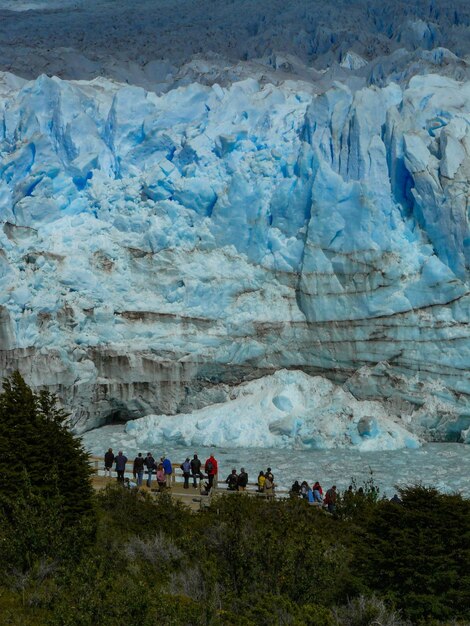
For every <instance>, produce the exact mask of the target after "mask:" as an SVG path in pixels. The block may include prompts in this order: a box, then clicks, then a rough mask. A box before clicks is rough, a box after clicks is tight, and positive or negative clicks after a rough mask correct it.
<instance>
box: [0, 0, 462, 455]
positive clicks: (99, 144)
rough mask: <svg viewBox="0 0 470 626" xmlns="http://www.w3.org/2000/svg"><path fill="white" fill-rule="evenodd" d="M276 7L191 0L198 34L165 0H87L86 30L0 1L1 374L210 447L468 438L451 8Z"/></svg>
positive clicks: (73, 405) (458, 51)
mask: <svg viewBox="0 0 470 626" xmlns="http://www.w3.org/2000/svg"><path fill="white" fill-rule="evenodd" d="M252 4H253V3H251V7H252ZM277 4H279V7H278V9H279V11H278V12H277V13H276V11H274V10H272V11H270V12H269V14H268V12H267V11H266V10H265V11H264V13H263V10H262V9H263V6H265V5H263V4H262V3H260V5H258V6H257V9H256V11H257V13H256V15H253V14H252V11H254V10H255V9H253V7H252V8H251V9H250V10H247V12H246V13H243V12H241V11H240V10H239V8H237V6H235V5H234V6H232V5H230V6H229V7H228V8H227V7H225V8H224V6H223V5H222V3H218V2H217V3H214V14H213V24H212V25H211V27H210V28H211V29H214V33H215V34H214V37H212V38H211V37H208V40H210V41H211V44H210V45H211V46H212V49H211V50H210V51H207V50H206V51H201V50H199V49H197V37H196V35H197V33H199V34H200V33H201V24H200V23H199V25H198V28H199V30H198V28H196V25H197V21H194V19H193V18H194V15H196V14H198V15H199V13H198V11H199V12H200V10H201V4H200V3H197V2H193V3H187V4H186V5H185V6H186V7H187V10H188V13H187V15H186V17H185V19H186V20H187V21H188V23H189V22H190V21H191V20H193V21H192V22H191V23H194V24H195V27H194V28H195V30H194V32H193V31H191V29H190V31H191V32H188V31H185V30H184V29H182V30H181V31H175V30H172V28H171V24H172V21H171V20H172V19H173V20H176V19H179V18H176V17H174V16H173V17H172V6H173V5H172V3H171V2H168V3H165V4H164V6H163V9H162V10H163V14H162V15H163V17H162V15H160V18H158V16H157V15H156V14H155V13H152V10H151V7H150V4H149V3H148V2H143V3H142V4H141V5H139V6H138V8H137V9H136V11H135V15H134V14H133V16H129V14H128V10H129V4H128V3H123V5H122V7H121V8H119V9H116V11H117V13H114V14H113V13H112V12H113V11H114V10H115V6H114V4H113V3H106V2H98V3H96V7H95V8H94V9H93V10H94V17H96V23H95V26H94V28H91V29H90V31H89V32H88V34H87V37H85V38H84V39H80V36H79V35H80V33H82V34H83V28H82V26H83V24H82V21H81V20H84V19H85V18H87V19H88V18H89V13H87V11H86V10H85V8H86V7H87V6H88V5H87V3H86V2H77V3H76V4H74V5H73V7H75V8H73V7H72V8H70V6H69V5H64V6H63V7H59V8H54V7H52V8H50V10H48V11H46V12H45V11H44V9H43V8H42V9H41V6H40V3H39V4H38V3H35V2H34V0H32V2H29V3H19V4H16V5H15V7H16V8H15V10H11V9H12V6H11V3H8V2H6V0H2V2H0V11H3V16H4V17H5V20H6V22H5V24H7V25H8V24H9V25H10V26H11V28H9V29H5V32H4V34H3V36H2V37H1V38H0V50H4V51H5V54H4V57H3V61H2V62H1V64H0V69H2V70H4V71H2V72H1V73H0V222H1V229H0V363H1V366H0V369H1V372H2V374H8V373H9V372H11V371H13V370H14V369H19V370H20V371H21V372H22V373H23V374H24V375H25V377H26V379H27V380H28V382H29V383H31V384H32V385H34V386H37V387H41V386H47V387H48V388H50V389H51V390H53V391H55V392H56V393H58V395H59V397H60V398H61V400H62V401H63V403H64V405H65V406H66V407H67V409H68V410H69V411H70V412H71V424H72V425H73V427H74V428H75V429H76V430H78V431H84V430H87V429H90V428H93V427H96V426H99V425H102V424H104V423H109V422H110V421H112V420H115V419H122V420H135V421H130V422H129V424H128V429H129V430H128V432H129V433H131V432H132V433H135V434H137V433H138V432H139V429H143V430H142V432H144V431H145V429H147V432H148V429H149V428H150V431H151V429H153V428H155V429H156V432H158V433H159V434H158V437H160V438H161V439H162V438H163V440H165V438H167V439H168V441H175V440H176V439H177V438H178V437H181V441H184V442H185V443H187V442H196V441H197V437H198V428H197V425H196V424H197V423H198V420H200V419H203V418H202V417H201V416H205V417H204V419H205V423H206V424H207V425H208V426H207V427H208V433H210V437H212V439H211V441H212V442H213V443H214V445H215V444H217V442H219V445H229V444H228V443H227V442H230V445H231V446H233V445H250V444H249V441H250V434H249V433H250V432H252V433H256V437H255V435H254V434H253V441H256V442H257V443H256V445H257V446H260V445H264V446H287V447H288V446H291V445H298V443H299V441H300V445H302V446H304V447H309V446H310V447H330V446H331V445H335V446H340V445H346V443H345V442H347V445H357V446H359V447H360V448H361V449H362V448H364V449H365V448H367V447H369V448H370V447H373V446H378V447H382V448H385V449H387V448H390V447H393V446H401V445H409V446H414V445H418V442H419V441H420V440H422V439H431V440H441V439H450V440H455V441H465V442H470V406H469V394H470V377H469V374H468V371H469V364H470V335H469V324H468V322H469V263H470V250H469V245H470V244H469V242H470V238H469V232H468V231H469V227H468V198H469V195H470V189H469V188H470V80H469V59H470V56H469V54H470V51H469V50H468V47H469V46H468V45H467V47H465V46H466V44H465V42H467V44H468V40H469V38H468V32H469V29H470V13H469V11H468V8H467V7H466V5H465V3H459V2H455V3H454V4H453V8H452V7H449V5H448V4H445V3H443V2H442V3H441V2H437V1H436V2H430V3H428V2H422V3H421V2H419V3H416V7H414V6H411V7H408V8H407V10H406V11H405V12H404V13H403V15H402V16H392V15H391V11H392V9H391V8H384V7H379V6H378V4H376V3H367V7H368V8H367V10H366V9H365V3H362V2H358V3H357V4H356V3H355V4H354V6H353V5H351V4H348V7H349V9H350V10H349V9H348V11H341V10H340V9H341V7H336V12H335V9H334V4H333V3H325V6H328V7H329V10H328V14H327V15H326V16H324V20H326V21H328V20H329V22H328V24H329V25H328V26H326V25H325V23H322V24H320V23H319V22H318V15H317V14H316V11H318V10H320V9H319V8H318V7H317V8H315V7H312V8H311V9H309V10H307V9H305V8H302V7H303V5H302V6H301V3H298V2H294V3H292V5H289V7H288V8H285V9H282V10H281V8H280V3H277ZM340 4H341V3H340ZM111 5H112V6H111ZM245 5H246V6H248V3H244V6H245ZM276 6H277V5H276ZM283 6H284V5H283ZM21 7H23V8H26V7H27V8H28V10H25V11H24V18H22V19H21V20H19V18H18V17H17V16H18V14H19V11H18V9H19V8H21ZM31 7H33V9H34V10H31ZM67 7H68V8H67ZM133 7H134V5H133ZM70 10H73V11H75V13H74V15H75V17H76V21H74V22H73V25H72V23H71V22H70V19H69V22H68V23H69V27H68V30H66V31H65V32H64V31H63V30H61V28H60V26H61V25H62V24H63V20H65V19H67V16H69V17H70V15H69V13H67V11H70ZM87 10H88V9H87ZM227 11H228V13H227ZM309 11H310V12H309ZM110 12H111V13H110ZM234 13H236V18H235V16H234ZM21 15H23V13H21ZM227 15H230V16H231V17H230V20H232V26H233V24H235V22H236V28H235V26H233V29H234V30H233V29H232V32H233V33H235V32H239V33H242V31H243V33H244V34H243V36H242V35H241V34H240V36H239V37H238V38H235V39H236V44H235V43H234V45H233V47H232V46H230V45H229V44H230V41H232V40H231V39H230V37H229V38H227V29H225V30H224V29H223V28H222V26H221V24H222V23H223V21H224V19H226V18H227ZM263 15H264V18H265V19H264V20H263V19H262V18H263ZM224 16H225V17H224ZM360 16H362V18H363V21H364V27H365V28H366V30H365V31H364V33H367V36H366V34H364V33H362V34H361V33H360V29H358V28H357V27H354V28H352V27H351V24H353V23H354V21H355V20H356V21H357V20H359V17H360ZM336 19H338V20H339V21H338V23H337V29H336V30H334V29H333V26H332V24H333V23H334V21H335V20H336ZM61 20H62V21H61ZM106 20H108V22H106ZM111 20H114V22H113V23H114V24H115V25H116V29H117V31H118V32H117V34H116V41H117V42H118V43H117V44H116V46H115V47H114V48H113V47H112V46H111V44H110V43H109V42H108V44H107V46H105V45H104V41H103V40H102V39H100V28H101V26H102V25H103V24H105V23H110V22H111ZM128 20H131V22H132V20H134V22H133V24H134V27H135V29H134V30H133V29H132V28H131V26H130V25H129V24H130V23H131V22H129V23H128ZM139 20H140V21H139ZM230 20H229V21H230ZM237 20H238V21H237ZM250 20H251V21H250ZM299 20H302V22H303V24H304V30H303V31H301V32H300V34H298V36H295V37H294V36H293V35H292V30H291V29H294V30H295V29H296V28H297V27H298V24H299ZM137 22H138V26H139V28H137V27H136V24H137ZM157 22H158V23H157ZM291 22H292V24H291ZM146 23H148V30H146V28H144V26H143V25H144V24H146ZM282 23H284V24H289V27H288V28H287V29H283V28H281V24H282ZM358 23H359V22H358ZM25 24H28V27H27V28H26V27H25ZM80 25H82V26H80ZM100 25H101V26H100ZM39 26H40V27H41V28H39ZM41 29H42V31H41ZM44 29H46V30H47V29H49V30H47V32H49V33H50V39H49V40H48V42H47V44H45V43H44V41H42V42H41V41H39V39H38V40H35V37H36V35H35V34H34V33H37V32H39V31H41V32H42V35H41V36H42V37H43V36H44ZM80 29H81V30H80ZM139 29H140V30H139ZM152 29H153V30H152ZM237 29H239V30H237ZM121 31H122V32H121ZM124 31H125V33H124ZM134 31H135V32H134ZM155 32H159V33H160V34H161V38H160V39H159V40H158V42H157V43H156V42H155V41H154V40H153V39H152V38H151V34H152V33H153V35H155ZM298 32H299V31H298V28H297V33H298ZM25 33H27V34H28V37H26V36H25ZM126 33H127V34H126ZM136 33H137V35H136ZM338 33H341V36H339V34H338ZM465 34H466V35H467V37H466V38H465ZM268 35H269V36H268ZM37 37H39V35H38V36H37ZM135 37H137V38H138V41H137V40H136V39H135ZM67 38H68V40H67V41H66V39H67ZM133 38H134V39H133ZM131 43H135V44H136V48H135V49H134V48H133V46H132V45H130V44H131ZM307 43H308V45H307ZM66 44H67V45H66ZM144 44H145V45H144ZM12 45H14V47H15V50H16V51H17V55H15V58H11V54H7V52H8V50H10V49H11V46H12ZM158 46H159V47H158ZM157 47H158V49H157ZM33 48H34V50H35V51H36V52H35V53H34V54H33V53H32V49H33ZM229 48H230V50H229ZM126 50H127V51H128V52H127V56H126ZM84 55H88V56H87V57H86V58H85V56H84ZM139 55H140V56H139ZM134 56H135V58H134ZM54 64H55V65H54ZM41 72H47V73H49V74H57V75H56V76H48V75H46V74H44V73H41ZM291 376H293V377H294V378H295V382H291V383H289V385H291V386H292V385H293V386H294V387H295V385H297V386H299V385H300V387H302V389H303V388H305V389H309V390H310V391H309V392H308V393H307V392H303V393H302V394H300V396H296V397H297V400H298V402H297V404H296V403H293V404H292V408H290V409H289V410H288V411H287V415H286V416H285V418H286V420H285V424H284V426H282V428H281V427H279V429H280V430H278V431H277V430H276V428H277V427H276V426H273V424H277V423H278V421H279V419H278V418H276V415H277V413H276V411H283V410H284V409H282V408H279V407H277V409H276V410H273V411H272V412H271V413H269V414H268V413H266V414H265V413H263V407H264V406H265V405H264V404H263V394H265V395H266V397H271V395H272V394H274V389H275V388H277V386H278V385H281V382H280V381H281V378H282V379H283V380H284V378H285V377H287V378H289V377H291ZM279 377H280V378H279ZM283 377H284V378H283ZM296 377H297V378H296ZM287 378H285V380H287ZM285 380H284V383H285V384H287V383H286V382H285ZM250 381H251V382H250ZM292 381H294V379H292ZM284 383H283V384H284ZM250 385H252V387H250ZM247 389H249V390H251V391H250V394H251V395H250V396H249V397H250V400H249V401H250V402H252V403H253V412H252V416H251V417H252V418H251V421H250V420H248V421H247V420H246V419H244V418H243V415H244V416H245V417H246V418H249V417H250V416H249V415H247V414H246V411H247V410H248V404H247V403H246V402H245V403H242V404H240V407H239V408H238V409H237V408H236V406H238V405H237V404H236V399H235V398H238V397H239V396H240V397H241V396H243V394H244V393H245V392H246V390H247ZM270 394H271V395H270ZM310 394H312V397H310ZM277 395H278V396H279V397H284V396H283V395H282V393H281V394H280V395H279V393H278V394H277ZM317 396H318V397H317ZM272 397H273V398H274V397H276V396H275V395H272ZM326 397H328V398H329V401H330V403H331V405H330V408H332V410H333V409H334V411H333V412H334V415H335V416H336V417H335V419H336V420H337V421H336V422H334V424H335V425H334V426H333V422H332V423H331V424H330V426H331V429H329V425H328V419H327V418H326V415H330V417H331V416H332V415H333V413H331V412H330V413H328V411H326V412H322V411H323V409H322V407H321V406H320V405H319V404H316V401H317V400H318V402H320V398H323V400H324V399H325V398H326ZM234 402H235V405H234ZM356 403H357V404H356ZM221 406H224V407H225V408H224V409H223V410H222V413H223V414H224V415H226V417H224V421H223V423H222V422H220V423H219V422H218V421H217V419H218V415H220V411H221ZM351 407H356V408H355V409H354V410H353V409H352V408H351ZM232 410H234V411H235V413H234V414H233V415H232V417H230V416H231V411H232ZM237 411H238V412H237ZM201 412H202V413H201ZM244 412H245V413H244ZM284 412H285V411H284ZM242 413H243V415H242ZM145 415H147V416H151V417H143V416H145ZM155 415H157V417H154V416H155ZM158 415H160V417H158ZM351 415H353V416H355V417H354V419H353V421H352V422H351ZM299 416H300V417H299ZM348 416H349V417H348ZM137 418H142V419H143V420H144V421H143V422H142V424H141V425H139V423H140V422H139V420H138V419H137ZM356 418H357V419H356ZM332 419H333V418H332ZM361 419H367V420H370V419H372V421H373V424H374V425H375V426H374V429H372V431H371V432H372V433H373V436H371V432H369V431H367V433H368V434H367V435H366V436H365V437H364V436H362V435H361V434H360V433H359V431H358V423H359V422H358V420H361ZM299 420H301V421H302V420H303V421H302V424H303V425H302V426H301V425H300V422H299ZM368 423H369V422H368ZM370 423H372V422H370ZM217 424H218V426H217ZM361 424H362V425H361V426H360V429H363V427H364V424H365V422H364V421H363V422H361ZM242 426H243V427H242ZM218 428H219V431H218V430H217V429H218ZM297 428H298V429H300V431H301V432H302V435H301V436H300V435H298V433H297V430H296V429H297ZM273 429H274V430H273ZM351 429H352V430H351ZM322 432H323V435H322V434H321V433H322ZM364 432H365V431H364ZM234 433H238V435H237V437H235V435H234ZM390 433H392V434H390ZM327 434H328V436H327ZM155 436H157V435H155ZM208 436H209V435H208ZM146 437H148V434H147V435H146ZM299 437H300V439H299ZM237 441H238V444H237ZM371 442H372V443H371ZM253 445H254V444H253Z"/></svg>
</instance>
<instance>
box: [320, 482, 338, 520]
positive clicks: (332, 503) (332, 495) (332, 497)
mask: <svg viewBox="0 0 470 626" xmlns="http://www.w3.org/2000/svg"><path fill="white" fill-rule="evenodd" d="M323 504H326V506H327V507H328V512H329V513H334V512H335V511H336V485H333V487H331V489H328V491H327V492H326V495H325V499H324V500H323Z"/></svg>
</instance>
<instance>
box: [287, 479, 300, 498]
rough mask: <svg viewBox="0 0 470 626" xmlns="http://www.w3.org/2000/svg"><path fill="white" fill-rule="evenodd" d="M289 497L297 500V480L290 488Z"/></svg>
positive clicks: (298, 485) (298, 490)
mask: <svg viewBox="0 0 470 626" xmlns="http://www.w3.org/2000/svg"><path fill="white" fill-rule="evenodd" d="M289 495H290V497H291V498H298V497H299V495H300V483H299V481H298V480H296V481H295V483H294V484H293V485H292V487H291V488H290V492H289Z"/></svg>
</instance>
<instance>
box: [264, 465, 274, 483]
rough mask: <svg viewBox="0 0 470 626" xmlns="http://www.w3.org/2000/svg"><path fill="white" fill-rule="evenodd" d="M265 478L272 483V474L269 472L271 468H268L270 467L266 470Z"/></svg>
mask: <svg viewBox="0 0 470 626" xmlns="http://www.w3.org/2000/svg"><path fill="white" fill-rule="evenodd" d="M265 477H266V478H269V480H270V481H271V482H272V483H273V482H274V474H273V473H272V471H271V468H270V467H268V469H267V470H266V473H265Z"/></svg>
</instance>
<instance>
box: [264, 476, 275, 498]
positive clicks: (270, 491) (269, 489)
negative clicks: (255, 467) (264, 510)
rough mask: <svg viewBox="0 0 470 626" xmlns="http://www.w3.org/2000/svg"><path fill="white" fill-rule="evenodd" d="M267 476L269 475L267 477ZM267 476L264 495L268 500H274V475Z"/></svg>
mask: <svg viewBox="0 0 470 626" xmlns="http://www.w3.org/2000/svg"><path fill="white" fill-rule="evenodd" d="M266 474H267V475H266ZM266 474H265V481H264V493H265V494H266V496H267V497H268V498H274V481H273V480H271V478H270V476H272V474H270V473H269V474H268V473H266Z"/></svg>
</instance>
